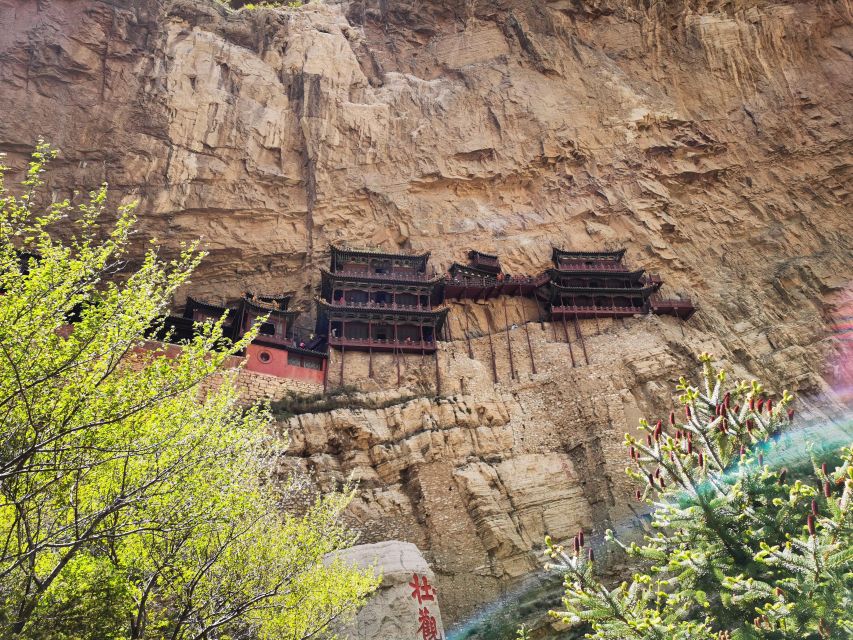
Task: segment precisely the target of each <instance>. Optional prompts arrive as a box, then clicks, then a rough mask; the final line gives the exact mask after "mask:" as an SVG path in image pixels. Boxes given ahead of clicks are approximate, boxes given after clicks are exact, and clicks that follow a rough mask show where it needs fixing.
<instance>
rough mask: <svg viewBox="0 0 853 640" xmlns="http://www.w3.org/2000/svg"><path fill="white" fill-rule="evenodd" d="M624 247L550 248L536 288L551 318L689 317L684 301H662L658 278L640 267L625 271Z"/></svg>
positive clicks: (688, 309) (689, 312) (686, 303)
mask: <svg viewBox="0 0 853 640" xmlns="http://www.w3.org/2000/svg"><path fill="white" fill-rule="evenodd" d="M624 256H625V250H624V249H620V250H619V251H564V250H562V249H558V248H554V250H553V254H552V259H553V261H554V268H552V269H549V270H548V272H547V273H548V275H549V281H548V283H547V284H546V285H545V286H543V287H542V288H541V289H540V290H539V293H538V295H539V298H540V299H541V300H542V301H543V302H544V303H545V305H546V308H547V310H548V311H549V312H550V315H551V319H552V320H558V319H578V318H624V317H629V316H634V315H639V314H643V313H648V312H649V311H652V312H654V313H669V314H670V315H677V316H678V317H680V318H684V319H686V318H689V317H690V315H692V313H693V311H694V310H695V309H694V307H693V305H692V303H691V302H690V301H689V300H683V301H682V300H663V299H661V298H660V297H659V294H658V291H659V289H660V287H661V286H662V284H663V282H662V281H661V279H660V278H659V277H657V276H654V275H651V274H646V272H645V271H644V270H643V269H634V270H632V269H629V268H628V267H627V266H626V265H625V264H623V262H622V260H623V258H624Z"/></svg>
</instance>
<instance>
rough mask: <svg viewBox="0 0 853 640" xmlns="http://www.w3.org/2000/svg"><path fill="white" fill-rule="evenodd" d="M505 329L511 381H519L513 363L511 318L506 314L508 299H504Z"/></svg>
mask: <svg viewBox="0 0 853 640" xmlns="http://www.w3.org/2000/svg"><path fill="white" fill-rule="evenodd" d="M504 327H505V329H506V349H507V351H508V352H509V379H510V380H512V379H513V378H515V379H516V380H517V379H518V376H516V375H515V363H513V361H512V340H510V337H509V316H508V315H507V312H506V297H504Z"/></svg>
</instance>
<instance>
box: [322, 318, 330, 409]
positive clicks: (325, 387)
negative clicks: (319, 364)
mask: <svg viewBox="0 0 853 640" xmlns="http://www.w3.org/2000/svg"><path fill="white" fill-rule="evenodd" d="M331 337H332V316H331V315H330V316H329V323H328V325H327V326H326V365H325V367H324V368H323V393H326V391H327V390H328V389H329V365H331V364H332V345H330V344H329V338H331Z"/></svg>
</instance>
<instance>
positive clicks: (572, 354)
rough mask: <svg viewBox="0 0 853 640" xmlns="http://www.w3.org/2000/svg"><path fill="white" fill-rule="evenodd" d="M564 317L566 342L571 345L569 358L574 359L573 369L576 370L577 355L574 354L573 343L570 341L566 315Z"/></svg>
mask: <svg viewBox="0 0 853 640" xmlns="http://www.w3.org/2000/svg"><path fill="white" fill-rule="evenodd" d="M562 317H563V333H564V334H566V342H567V343H568V345H569V356H570V357H571V359H572V367H573V368H574V367H575V366H576V365H575V353H574V351H572V341H571V340H570V339H569V327H568V325H567V324H566V316H565V314H564V315H563V316H562Z"/></svg>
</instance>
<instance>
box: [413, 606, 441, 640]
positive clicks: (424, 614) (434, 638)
mask: <svg viewBox="0 0 853 640" xmlns="http://www.w3.org/2000/svg"><path fill="white" fill-rule="evenodd" d="M418 622H420V623H421V626H419V627H418V633H420V634H421V635H422V637H423V640H441V636H439V635H438V623H437V622H436V621H435V616H431V615H430V613H429V609H427V608H426V607H424V608H423V609H418Z"/></svg>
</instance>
